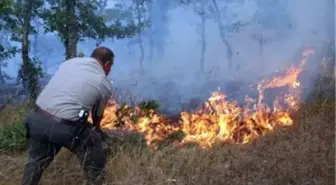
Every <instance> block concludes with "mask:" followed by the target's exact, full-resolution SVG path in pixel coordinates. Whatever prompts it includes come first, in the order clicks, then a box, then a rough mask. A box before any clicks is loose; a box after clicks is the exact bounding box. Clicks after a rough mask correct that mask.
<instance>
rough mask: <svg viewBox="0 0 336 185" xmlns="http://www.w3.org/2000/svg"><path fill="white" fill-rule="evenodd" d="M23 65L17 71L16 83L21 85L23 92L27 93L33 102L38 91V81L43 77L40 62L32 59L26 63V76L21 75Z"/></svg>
mask: <svg viewBox="0 0 336 185" xmlns="http://www.w3.org/2000/svg"><path fill="white" fill-rule="evenodd" d="M23 67H24V66H23V64H22V65H21V68H20V70H19V71H18V77H17V83H22V85H23V87H24V89H25V90H27V91H28V92H29V95H30V97H29V98H30V100H32V101H33V100H35V99H36V98H37V96H38V94H39V91H40V85H39V79H40V78H42V77H44V73H43V71H42V66H41V62H40V61H38V60H37V59H36V58H33V59H32V60H31V61H29V63H28V66H26V67H28V70H27V71H29V73H28V75H24V74H23Z"/></svg>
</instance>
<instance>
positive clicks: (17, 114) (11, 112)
mask: <svg viewBox="0 0 336 185" xmlns="http://www.w3.org/2000/svg"><path fill="white" fill-rule="evenodd" d="M28 110H29V108H28V107H26V106H22V107H10V108H6V109H5V110H3V111H2V112H0V151H1V150H3V151H6V152H20V151H23V150H24V148H25V140H26V139H25V135H26V129H25V127H24V124H23V121H24V117H25V114H26V113H27V111H28Z"/></svg>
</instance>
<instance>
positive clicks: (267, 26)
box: [9, 0, 335, 111]
mask: <svg viewBox="0 0 336 185" xmlns="http://www.w3.org/2000/svg"><path fill="white" fill-rule="evenodd" d="M154 2H155V3H154V4H152V7H151V10H152V12H151V15H149V16H150V19H151V22H152V27H151V28H150V29H147V30H146V32H144V33H142V42H143V45H144V54H145V57H144V61H143V65H144V72H143V71H142V70H141V68H140V61H139V60H140V54H141V53H140V50H139V46H138V44H137V37H135V38H131V39H123V40H115V41H111V40H108V41H106V42H104V43H103V44H102V45H105V46H108V47H110V48H111V49H112V50H113V51H114V52H115V55H116V58H115V65H114V66H113V69H112V74H111V75H110V78H111V80H112V81H113V86H114V87H115V88H116V91H117V92H118V96H120V97H119V98H120V99H123V100H128V102H129V101H139V100H146V99H156V100H159V101H160V102H162V104H163V105H162V106H164V108H165V109H169V111H178V109H179V108H180V107H181V104H183V102H187V101H189V100H190V99H193V98H197V99H203V100H204V99H205V98H208V97H209V95H210V92H211V91H214V90H217V89H218V87H220V88H221V90H222V91H224V92H225V93H226V94H228V96H229V97H230V98H232V99H237V100H241V99H243V98H244V97H245V94H246V93H248V88H247V87H248V84H250V83H252V82H256V81H259V80H260V79H262V78H265V77H266V78H267V77H270V76H271V75H272V74H274V73H275V72H278V71H284V70H286V69H287V68H288V67H290V66H292V65H298V62H299V61H300V59H301V54H302V52H303V49H304V48H307V47H309V48H312V49H313V50H315V57H313V59H311V60H310V61H309V62H308V64H307V65H308V67H309V70H310V75H309V76H307V77H305V79H304V81H305V83H310V81H312V77H313V76H314V75H315V74H317V70H316V69H317V66H318V64H319V62H320V60H321V58H322V56H323V55H324V54H325V51H326V50H327V49H328V47H329V44H330V43H331V41H334V39H335V38H334V23H335V20H334V12H335V10H334V5H335V4H334V1H332V0H319V1H316V0H236V1H224V0H217V1H216V2H217V4H218V8H219V10H220V13H221V21H222V22H221V23H222V24H223V26H224V27H225V28H226V27H230V26H231V27H230V28H239V29H238V30H231V31H225V32H224V33H225V39H227V41H228V43H229V45H230V47H231V49H232V64H233V65H232V66H231V67H229V58H228V52H227V47H226V45H225V44H224V42H223V38H221V35H220V31H219V24H218V21H217V20H216V19H215V18H216V17H215V15H216V14H215V13H214V6H213V1H212V0H204V2H206V3H205V12H206V14H209V15H207V18H206V23H205V46H206V47H205V53H204V54H205V55H204V63H205V65H204V71H201V70H200V60H201V56H202V47H201V46H202V39H201V38H202V37H201V16H200V15H199V10H198V9H199V6H200V4H197V5H196V6H193V4H192V3H191V4H188V5H178V4H176V3H173V1H165V0H157V1H154ZM191 2H194V0H191ZM199 2H201V1H199ZM227 2H229V3H227ZM112 5H113V4H110V6H112ZM195 7H196V8H195ZM224 8H225V9H224ZM197 11H198V13H197ZM239 24H241V25H242V26H239ZM232 25H238V26H237V27H232ZM44 37H49V35H44ZM41 38H42V36H40V39H41ZM42 40H44V41H46V40H47V41H48V42H45V43H46V45H48V46H51V47H52V48H53V50H54V51H55V52H54V51H53V53H54V54H51V53H50V52H45V51H41V53H42V54H43V53H45V54H46V55H45V57H43V59H42V60H43V61H42V62H44V63H46V62H48V68H49V69H48V72H49V74H50V75H52V73H53V72H54V71H55V70H56V69H57V65H55V63H57V61H59V62H62V56H61V55H62V54H61V52H60V51H63V49H64V48H62V49H61V47H63V46H62V44H61V43H60V42H59V41H57V42H56V41H55V39H48V38H43V39H42ZM56 40H57V39H56ZM44 41H43V42H44ZM41 47H43V46H41ZM78 47H79V49H78V50H79V51H80V52H82V53H84V54H85V55H90V53H91V51H92V50H93V49H94V47H95V41H92V40H88V41H86V42H83V43H80V45H79V46H78ZM43 48H46V47H43ZM49 48H50V47H49ZM56 55H58V56H59V57H55V56H56ZM50 56H54V57H50ZM18 57H19V56H18ZM11 60H14V59H11ZM55 61H56V62H55ZM14 65H15V66H16V68H17V64H14ZM13 68H15V67H13V63H11V62H9V69H10V70H11V71H14V69H13ZM9 74H10V72H9ZM130 96H131V97H137V99H134V98H129V97H130Z"/></svg>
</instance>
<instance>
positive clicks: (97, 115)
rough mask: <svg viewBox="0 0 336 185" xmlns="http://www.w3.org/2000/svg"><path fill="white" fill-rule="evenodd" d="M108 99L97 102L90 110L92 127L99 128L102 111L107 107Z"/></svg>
mask: <svg viewBox="0 0 336 185" xmlns="http://www.w3.org/2000/svg"><path fill="white" fill-rule="evenodd" d="M107 102H108V99H106V98H102V99H101V100H99V101H98V102H97V103H96V105H95V106H94V107H93V109H92V122H93V125H94V126H95V127H97V128H99V126H100V122H101V120H102V119H103V116H104V110H105V107H106V105H107Z"/></svg>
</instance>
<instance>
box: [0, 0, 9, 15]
mask: <svg viewBox="0 0 336 185" xmlns="http://www.w3.org/2000/svg"><path fill="white" fill-rule="evenodd" d="M11 5H12V2H11V1H10V0H1V1H0V15H1V16H2V15H4V14H6V13H7V12H8V11H9V10H10V7H11Z"/></svg>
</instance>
